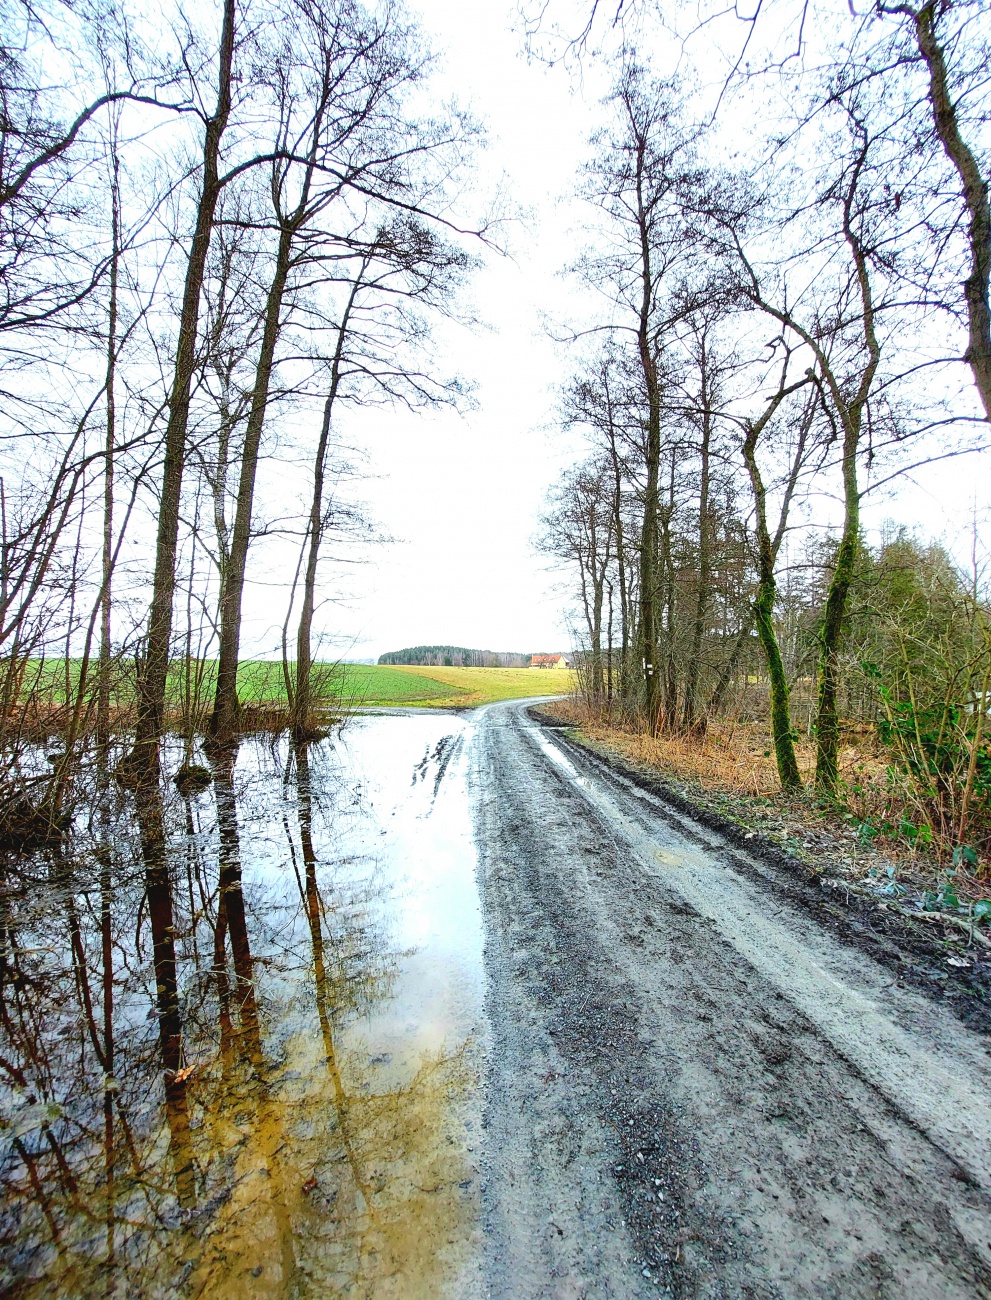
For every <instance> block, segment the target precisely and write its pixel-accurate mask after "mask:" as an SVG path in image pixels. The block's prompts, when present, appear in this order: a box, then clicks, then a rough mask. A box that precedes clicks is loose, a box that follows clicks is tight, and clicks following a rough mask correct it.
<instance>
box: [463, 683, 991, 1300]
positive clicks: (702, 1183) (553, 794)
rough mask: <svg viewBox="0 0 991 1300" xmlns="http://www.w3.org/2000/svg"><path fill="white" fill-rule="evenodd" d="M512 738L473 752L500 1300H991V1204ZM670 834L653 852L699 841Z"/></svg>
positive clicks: (514, 719)
mask: <svg viewBox="0 0 991 1300" xmlns="http://www.w3.org/2000/svg"><path fill="white" fill-rule="evenodd" d="M521 715H522V709H521V708H520V707H519V706H517V707H515V708H513V707H507V708H500V709H492V710H489V711H488V712H487V714H486V715H483V718H482V720H481V722H480V728H479V733H478V738H477V741H476V748H475V751H474V782H475V798H476V802H477V807H478V821H477V842H478V852H479V874H480V886H481V890H482V897H483V906H484V908H485V913H486V920H487V927H488V928H487V935H488V937H487V949H486V962H487V972H488V979H489V997H488V1010H489V1016H490V1020H491V1025H492V1053H491V1060H492V1064H491V1070H490V1078H489V1083H488V1093H487V1111H486V1132H487V1153H488V1154H487V1157H486V1159H487V1173H486V1180H487V1181H486V1192H485V1207H486V1225H485V1226H486V1232H487V1237H488V1240H489V1258H488V1261H487V1279H488V1288H489V1293H490V1294H491V1295H492V1296H494V1297H538V1296H541V1297H542V1296H548V1297H551V1296H553V1297H559V1296H560V1297H571V1296H575V1297H585V1296H587V1297H593V1296H610V1297H612V1296H617V1297H620V1296H622V1297H626V1296H644V1295H657V1294H659V1293H660V1294H668V1293H669V1294H675V1295H679V1296H699V1297H730V1296H733V1297H736V1296H750V1297H772V1296H775V1297H776V1296H781V1297H785V1296H787V1297H791V1296H804V1295H809V1296H836V1297H848V1296H849V1297H860V1296H864V1297H867V1296H871V1297H875V1296H877V1297H895V1296H898V1297H902V1296H916V1295H917V1296H920V1297H921V1296H940V1297H942V1296H947V1297H955V1296H960V1297H963V1296H989V1295H991V1206H989V1200H988V1196H987V1192H986V1189H982V1188H981V1187H980V1186H977V1185H976V1182H975V1180H974V1179H973V1178H972V1177H971V1176H970V1175H968V1173H967V1171H966V1170H965V1169H963V1168H962V1167H961V1165H960V1163H959V1162H958V1161H956V1160H954V1159H953V1158H950V1157H948V1156H947V1155H946V1154H944V1152H942V1151H941V1150H939V1149H938V1148H937V1147H936V1146H934V1145H933V1143H932V1142H931V1141H930V1140H929V1139H928V1137H927V1136H926V1134H925V1133H924V1132H922V1131H920V1129H919V1128H918V1127H917V1126H915V1125H914V1124H913V1123H912V1122H911V1121H909V1120H907V1119H906V1117H905V1116H904V1115H903V1114H902V1113H900V1111H899V1109H898V1107H897V1106H895V1105H893V1104H892V1103H891V1102H890V1101H889V1100H888V1098H887V1097H885V1096H884V1095H883V1094H882V1093H881V1092H880V1091H879V1090H878V1089H877V1088H876V1087H875V1086H874V1085H873V1084H872V1083H871V1082H870V1080H869V1079H868V1078H866V1077H865V1076H864V1074H863V1072H862V1071H861V1070H860V1069H859V1068H858V1067H857V1066H856V1065H854V1064H851V1063H850V1061H848V1060H847V1059H845V1057H844V1055H843V1054H842V1053H841V1052H838V1051H837V1050H836V1048H835V1047H834V1046H833V1044H832V1043H831V1042H830V1041H829V1038H828V1037H827V1036H824V1035H823V1034H822V1033H821V1032H820V1030H819V1029H818V1028H817V1026H816V1024H815V1023H813V1021H812V1020H810V1019H809V1017H808V1016H807V1015H805V1014H804V1013H803V1012H802V1011H801V1010H799V1009H798V1008H797V1007H796V1006H795V1005H794V1004H793V1003H792V1002H791V1001H790V1000H789V999H788V998H787V997H785V996H783V994H782V993H781V991H780V990H779V989H778V988H777V987H775V985H774V983H773V981H771V980H769V979H768V978H766V977H765V975H762V974H760V973H759V972H758V971H757V970H755V968H754V967H753V965H751V964H750V962H748V961H747V960H746V959H745V958H744V957H743V956H741V954H740V953H739V952H738V951H737V950H736V949H735V948H734V947H733V945H731V944H730V943H729V942H728V941H727V940H726V938H724V937H723V936H722V935H721V934H719V932H718V929H717V927H716V925H715V923H714V922H713V921H712V920H711V918H708V917H706V916H703V915H701V914H700V912H699V911H698V910H697V909H696V908H695V907H693V906H692V905H691V903H690V902H688V901H687V900H686V899H685V898H684V897H683V896H682V895H681V893H680V892H679V891H678V890H677V889H676V888H674V887H673V886H672V885H671V884H670V883H668V882H666V881H665V880H664V879H662V878H661V877H660V876H659V875H658V874H657V873H651V872H647V871H645V869H644V866H643V863H642V861H641V860H640V859H638V857H637V856H636V854H635V853H634V852H633V851H632V849H631V847H630V846H629V844H628V843H627V842H626V841H625V840H624V837H623V836H622V835H620V834H619V833H617V831H616V829H615V828H614V827H612V826H610V825H609V824H608V823H607V822H604V821H603V820H602V819H601V817H599V816H598V815H597V813H596V812H595V811H594V810H593V809H592V808H591V807H590V806H589V804H588V803H587V802H586V800H585V799H583V798H582V796H581V794H580V792H579V791H578V790H577V789H576V788H575V787H574V785H573V784H569V782H568V781H567V780H566V779H565V778H564V777H563V775H562V774H561V772H560V771H556V770H555V769H554V767H553V766H552V764H551V763H550V762H549V761H548V759H547V757H546V756H545V755H544V753H542V751H541V749H540V747H539V744H538V743H537V741H536V738H535V737H534V736H533V735H532V734H528V724H526V723H525V722H524V721H523V718H522V716H521ZM590 779H592V778H590ZM610 793H611V794H612V793H614V792H613V791H611V790H610ZM617 797H619V796H617ZM626 811H628V812H629V813H630V815H631V816H632V815H633V814H634V812H635V813H636V816H637V818H638V819H639V822H640V824H641V825H649V819H650V815H651V814H650V811H649V809H647V810H645V809H644V808H639V809H634V808H633V807H632V806H631V807H630V808H629V809H627V810H626ZM645 819H646V821H645ZM656 822H657V824H656V825H655V826H654V830H655V831H656V833H657V837H658V842H659V843H662V844H663V845H664V847H665V849H668V848H670V847H671V846H672V845H676V844H677V838H678V836H679V835H681V836H682V838H684V831H686V830H687V831H688V832H689V833H690V834H691V835H692V839H693V840H694V841H695V843H694V846H693V847H694V851H696V852H697V851H698V848H699V844H698V841H699V839H700V838H701V839H702V841H703V843H707V842H708V840H709V838H711V837H709V836H707V835H706V833H705V832H704V831H703V829H702V828H701V827H699V828H698V831H699V834H697V835H696V834H694V833H693V831H692V828H691V827H690V826H686V827H682V828H681V829H680V830H679V829H678V828H676V827H674V826H672V825H671V824H670V823H667V824H661V819H660V817H658V818H657V819H656ZM685 843H688V841H687V839H686V840H685ZM708 851H712V852H714V853H717V854H718V853H720V849H719V847H718V846H717V847H715V848H712V849H711V850H708ZM913 996H914V995H913ZM954 1029H955V1031H956V1032H960V1033H963V1032H965V1031H962V1030H959V1028H958V1027H957V1026H955V1025H954Z"/></svg>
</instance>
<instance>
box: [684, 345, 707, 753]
mask: <svg viewBox="0 0 991 1300" xmlns="http://www.w3.org/2000/svg"><path fill="white" fill-rule="evenodd" d="M701 374H702V443H701V455H702V473H701V478H700V482H699V553H698V596H697V598H696V601H695V622H694V625H693V627H692V645H691V651H690V653H689V658H688V671H687V673H686V674H685V707H684V714H683V719H684V724H685V727H686V728H687V729H688V730H689V731H700V732H704V731H705V724H706V715H705V714H704V713H701V712H700V711H699V687H700V683H701V678H702V644H703V641H704V639H705V626H706V620H707V615H708V612H709V600H710V598H711V595H712V592H711V589H710V577H711V572H712V530H711V528H710V521H709V485H710V480H711V472H710V464H709V449H710V444H711V440H712V411H711V409H710V394H709V371H708V356H707V352H706V346H705V339H704V338H703V339H702V354H701Z"/></svg>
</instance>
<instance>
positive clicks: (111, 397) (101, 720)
mask: <svg viewBox="0 0 991 1300" xmlns="http://www.w3.org/2000/svg"><path fill="white" fill-rule="evenodd" d="M118 177H119V164H118V160H117V155H116V152H115V153H114V156H113V177H112V181H111V194H110V201H111V235H112V241H113V246H112V253H111V260H110V313H109V320H108V324H107V378H106V387H107V442H106V448H105V460H104V468H103V555H102V579H103V582H102V586H101V590H100V659H99V684H98V688H97V689H98V696H97V708H96V743H97V751H98V753H99V755H100V759H101V762H102V763H103V764H104V765H105V764H106V757H107V747H108V744H109V737H110V656H111V644H110V630H111V629H110V610H111V582H112V580H113V561H114V455H115V451H116V443H117V398H116V389H115V381H116V373H117V279H118V272H119V261H120V187H119V184H118Z"/></svg>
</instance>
